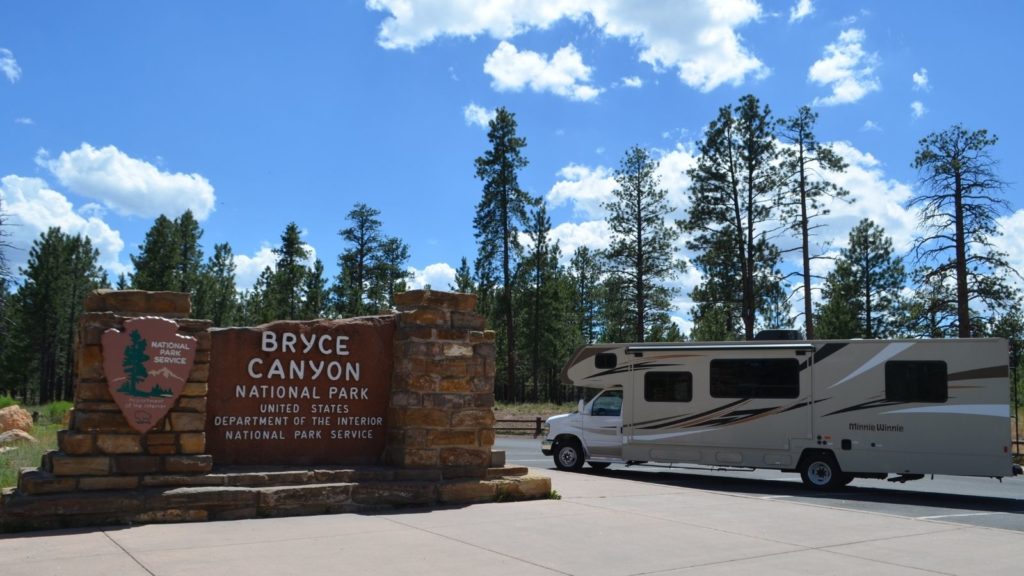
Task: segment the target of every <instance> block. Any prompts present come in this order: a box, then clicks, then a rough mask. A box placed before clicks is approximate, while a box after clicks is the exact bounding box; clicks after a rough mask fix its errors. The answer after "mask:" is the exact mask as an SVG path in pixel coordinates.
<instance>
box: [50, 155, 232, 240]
mask: <svg viewBox="0 0 1024 576" xmlns="http://www.w3.org/2000/svg"><path fill="white" fill-rule="evenodd" d="M36 163H37V164H38V165H40V166H42V167H44V168H46V169H48V170H49V171H50V172H52V173H53V174H54V176H56V177H57V179H58V180H59V181H60V183H61V184H62V185H64V186H65V187H67V188H68V190H70V191H71V192H74V193H75V194H79V195H82V196H86V197H88V198H93V199H95V200H99V201H100V202H102V203H103V205H104V206H106V207H108V208H110V209H111V210H113V211H115V212H117V213H118V214H122V215H131V216H141V217H146V218H155V217H156V216H159V215H160V214H165V215H166V216H168V217H170V218H174V217H177V216H179V215H181V214H182V213H184V212H185V211H186V210H189V209H191V210H192V213H193V215H194V216H195V217H196V220H200V221H202V220H205V219H206V218H207V216H209V215H210V213H211V212H213V205H214V201H215V197H214V193H213V186H211V185H210V183H209V181H207V180H206V178H204V177H203V176H201V175H199V174H183V173H180V172H176V173H170V172H163V171H161V170H159V169H158V168H157V167H156V166H153V165H152V164H150V163H149V162H146V161H144V160H138V159H135V158H132V157H130V156H128V155H127V154H125V153H124V152H121V151H120V150H118V149H117V148H116V147H114V146H105V147H103V148H99V149H97V148H93V147H92V146H91V145H89V144H88V143H83V144H82V145H81V146H80V147H79V148H78V149H77V150H72V151H71V152H61V154H60V156H58V157H57V158H51V157H50V156H49V154H48V153H46V151H45V150H41V151H40V152H39V154H38V155H37V156H36Z"/></svg>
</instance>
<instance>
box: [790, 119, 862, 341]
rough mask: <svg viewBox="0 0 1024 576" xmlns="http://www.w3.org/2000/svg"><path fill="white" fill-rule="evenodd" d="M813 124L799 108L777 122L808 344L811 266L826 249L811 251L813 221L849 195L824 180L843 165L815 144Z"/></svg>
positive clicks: (811, 316)
mask: <svg viewBox="0 0 1024 576" xmlns="http://www.w3.org/2000/svg"><path fill="white" fill-rule="evenodd" d="M817 121H818V114H817V113H816V112H813V111H811V109H810V108H809V107H807V106H802V107H801V108H800V110H799V111H798V112H797V114H796V116H794V117H793V118H788V119H785V120H781V121H780V122H779V136H780V139H781V140H782V142H783V143H785V144H788V146H787V147H784V148H783V149H782V172H783V175H782V176H783V178H784V179H785V181H786V183H787V190H786V192H785V193H784V194H783V195H782V204H781V207H782V217H783V219H785V221H786V222H787V223H788V224H789V228H790V230H792V231H793V232H795V233H796V234H798V237H799V238H800V250H799V251H800V260H801V264H802V269H801V272H800V278H801V280H802V292H803V301H804V330H805V333H806V336H807V338H808V339H809V340H810V339H813V338H814V314H813V311H812V307H811V286H812V285H813V281H814V279H815V278H814V277H813V276H812V275H811V262H812V261H814V260H817V259H820V258H822V256H821V253H822V252H824V251H825V249H826V248H827V246H828V244H827V243H825V244H821V245H819V246H818V247H817V249H816V250H815V249H813V248H812V246H811V237H812V236H813V235H814V233H815V231H816V230H817V229H818V228H821V227H822V226H823V224H817V223H816V220H818V219H819V218H821V217H823V216H827V215H828V214H829V213H830V212H831V211H830V209H829V206H830V205H831V204H832V203H834V202H835V201H836V200H844V199H846V198H847V197H848V196H849V194H850V193H849V192H848V191H847V190H845V189H843V188H841V187H839V186H837V185H835V184H833V183H831V182H829V181H827V180H825V176H826V174H828V173H840V172H844V171H845V170H846V162H845V161H844V160H843V159H842V157H840V156H839V155H838V154H836V153H835V152H834V151H833V150H832V148H831V146H828V145H825V144H822V143H821V142H818V139H817V138H816V137H815V135H814V125H815V123H816V122H817ZM780 311H781V309H780ZM787 315H788V313H787Z"/></svg>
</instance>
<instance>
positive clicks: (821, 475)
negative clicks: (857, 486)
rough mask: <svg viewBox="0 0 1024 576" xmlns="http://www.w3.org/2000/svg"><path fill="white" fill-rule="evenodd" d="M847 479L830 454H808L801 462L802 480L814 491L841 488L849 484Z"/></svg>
mask: <svg viewBox="0 0 1024 576" xmlns="http://www.w3.org/2000/svg"><path fill="white" fill-rule="evenodd" d="M847 477H848V475H847V474H845V473H843V471H842V470H840V469H839V463H838V462H836V458H835V456H833V455H832V454H831V453H830V452H819V453H810V454H806V455H804V458H803V460H801V462H800V479H801V480H803V481H804V486H807V487H808V488H810V489H812V490H834V489H836V488H840V487H842V486H845V485H847V484H849V481H848V480H846V478H847ZM850 478H851V480H852V477H850Z"/></svg>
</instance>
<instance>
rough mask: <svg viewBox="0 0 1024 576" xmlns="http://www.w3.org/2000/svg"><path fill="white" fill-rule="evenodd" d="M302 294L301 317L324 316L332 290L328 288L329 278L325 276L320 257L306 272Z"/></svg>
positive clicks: (312, 318) (313, 317) (305, 318)
mask: <svg viewBox="0 0 1024 576" xmlns="http://www.w3.org/2000/svg"><path fill="white" fill-rule="evenodd" d="M302 296H303V297H302V311H301V313H300V316H301V318H302V319H304V320H314V319H316V318H323V317H324V314H325V313H326V312H327V304H328V299H329V296H330V292H329V291H328V290H327V278H326V277H324V263H323V262H321V261H320V259H319V258H317V259H316V261H315V262H313V267H312V268H311V269H310V270H309V272H308V273H307V274H306V281H305V283H304V285H303V287H302Z"/></svg>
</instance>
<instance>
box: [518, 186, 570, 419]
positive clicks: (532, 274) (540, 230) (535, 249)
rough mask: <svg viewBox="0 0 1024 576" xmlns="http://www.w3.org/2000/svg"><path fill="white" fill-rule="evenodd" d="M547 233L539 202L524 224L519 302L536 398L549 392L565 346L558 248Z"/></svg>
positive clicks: (548, 224) (544, 211) (548, 228)
mask: <svg viewBox="0 0 1024 576" xmlns="http://www.w3.org/2000/svg"><path fill="white" fill-rule="evenodd" d="M550 234H551V219H550V218H548V215H547V209H546V208H545V207H544V205H543V204H542V205H540V207H538V208H537V209H536V210H534V211H533V212H532V218H531V219H530V222H529V226H528V227H527V228H526V235H527V237H528V238H529V239H530V249H529V251H528V252H527V254H526V256H525V258H524V259H523V266H522V268H523V274H522V277H523V284H524V285H523V288H522V291H521V298H522V305H521V306H520V308H521V309H522V310H523V311H524V312H525V314H524V316H525V318H524V320H525V322H523V326H522V330H521V332H522V334H523V338H522V340H523V341H524V342H528V343H529V350H528V353H529V374H530V381H531V382H532V383H533V400H534V401H535V402H536V401H540V400H541V399H542V397H543V396H544V395H548V394H549V393H550V391H551V382H550V381H549V379H548V377H549V376H550V373H551V371H550V367H551V366H552V365H553V364H560V363H561V361H562V360H564V358H563V355H564V349H565V348H566V347H565V344H564V342H565V336H566V334H564V333H563V332H564V328H565V321H564V320H565V309H564V307H563V305H562V304H563V302H564V299H563V298H562V290H561V288H562V287H563V286H564V283H563V282H561V270H560V269H559V265H558V259H559V256H560V249H559V247H558V244H557V243H554V244H552V243H551V238H550Z"/></svg>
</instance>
